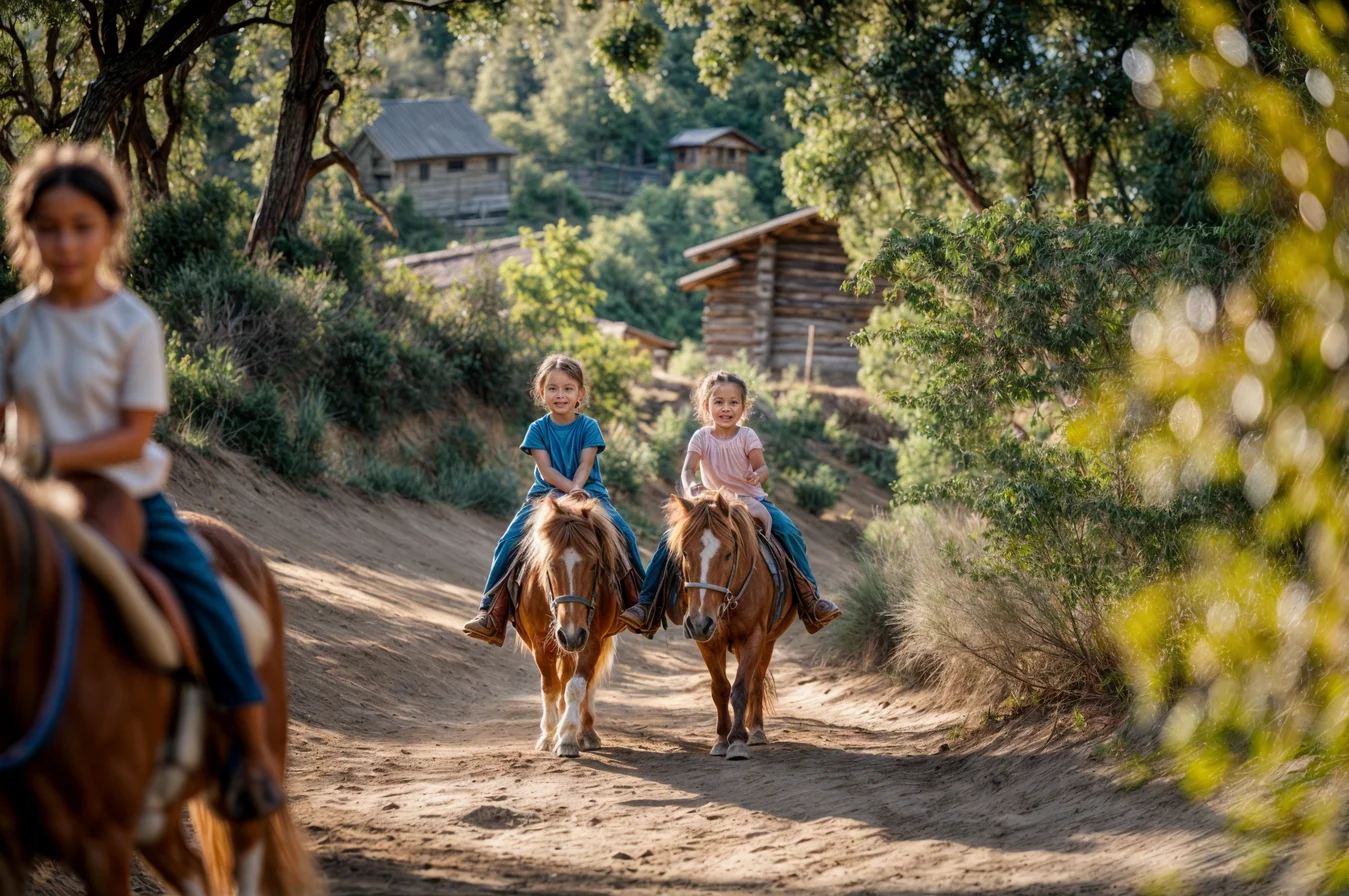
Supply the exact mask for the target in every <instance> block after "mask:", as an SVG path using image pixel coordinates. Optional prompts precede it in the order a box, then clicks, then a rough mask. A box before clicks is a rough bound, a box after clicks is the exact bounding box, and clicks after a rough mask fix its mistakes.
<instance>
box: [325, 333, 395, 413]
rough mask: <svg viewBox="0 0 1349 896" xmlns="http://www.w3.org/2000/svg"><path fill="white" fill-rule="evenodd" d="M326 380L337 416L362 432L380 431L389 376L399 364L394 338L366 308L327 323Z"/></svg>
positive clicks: (333, 409)
mask: <svg viewBox="0 0 1349 896" xmlns="http://www.w3.org/2000/svg"><path fill="white" fill-rule="evenodd" d="M326 336H327V339H326V340H325V342H326V344H325V351H324V357H323V382H324V386H325V387H326V389H327V391H328V394H329V395H331V396H332V411H333V416H334V418H335V419H337V420H339V421H340V422H342V423H345V424H347V425H348V426H351V427H353V428H354V429H356V430H359V431H360V432H363V433H366V434H367V435H372V434H374V433H376V432H378V431H379V429H380V427H381V426H382V424H383V422H384V419H385V416H384V408H385V395H386V392H387V390H388V385H389V378H390V376H391V375H392V374H393V372H394V368H395V367H396V365H397V364H398V357H397V355H395V354H394V345H393V340H392V339H390V338H389V334H388V333H386V332H385V331H384V330H383V329H382V328H381V327H380V325H379V321H378V320H376V319H375V315H374V314H373V313H372V312H371V311H370V310H369V309H367V308H354V309H352V311H351V312H350V313H349V314H348V315H347V316H346V317H344V318H341V319H339V320H337V321H334V322H333V323H332V325H330V326H329V327H328V330H327V333H326Z"/></svg>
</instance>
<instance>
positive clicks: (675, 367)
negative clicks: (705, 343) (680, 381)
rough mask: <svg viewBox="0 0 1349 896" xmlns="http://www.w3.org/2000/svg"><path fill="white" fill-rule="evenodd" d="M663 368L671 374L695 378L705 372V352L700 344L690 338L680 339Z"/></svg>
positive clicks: (706, 369) (706, 368) (706, 367)
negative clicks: (677, 346)
mask: <svg viewBox="0 0 1349 896" xmlns="http://www.w3.org/2000/svg"><path fill="white" fill-rule="evenodd" d="M665 369H666V370H667V371H669V372H670V374H671V375H672V376H682V377H684V378H685V379H690V380H693V379H697V378H698V377H700V376H702V375H703V374H705V373H707V371H708V369H709V368H708V366H707V352H705V351H703V349H702V346H700V345H699V344H698V343H697V342H695V341H694V340H692V339H683V340H680V343H679V348H677V349H676V350H675V351H674V352H672V353H671V354H670V361H669V363H668V364H666V366H665Z"/></svg>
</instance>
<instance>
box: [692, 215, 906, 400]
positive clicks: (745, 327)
mask: <svg viewBox="0 0 1349 896" xmlns="http://www.w3.org/2000/svg"><path fill="white" fill-rule="evenodd" d="M684 257H685V258H687V259H689V260H690V261H693V262H699V263H706V262H711V264H709V265H708V266H707V267H705V268H702V269H701V270H698V271H694V272H693V273H692V274H688V275H686V276H684V277H681V278H680V279H679V281H678V286H679V288H680V289H681V290H683V291H684V292H692V291H694V290H699V289H705V290H707V292H706V295H705V297H704V299H703V347H704V348H705V349H706V351H707V356H708V359H709V360H718V361H720V360H725V359H729V358H731V357H733V356H734V355H735V353H736V352H737V351H739V350H740V349H745V350H746V352H747V353H748V355H749V358H750V360H751V361H753V362H754V363H755V364H757V365H758V366H760V367H762V368H764V369H767V370H773V371H781V370H785V369H786V368H788V367H795V368H796V369H797V370H798V371H804V370H805V367H806V351H807V343H808V341H809V339H810V328H811V327H812V326H814V328H815V333H814V345H813V349H814V350H813V357H812V363H811V378H812V379H813V380H814V381H816V382H825V383H830V384H834V385H852V384H855V383H856V381H857V371H858V359H857V349H856V348H854V347H853V345H852V343H851V342H850V341H849V337H850V336H851V335H852V334H853V333H855V332H856V331H858V330H860V329H861V328H862V327H864V326H865V325H866V323H867V318H868V317H869V316H870V314H871V309H872V308H874V307H876V305H878V304H880V302H881V301H882V292H881V290H880V289H877V291H876V292H874V293H873V294H871V295H869V296H858V295H854V294H852V293H850V292H844V291H843V290H842V288H841V287H842V284H843V281H844V280H845V279H846V278H847V276H848V255H847V253H846V252H845V251H844V249H843V243H842V241H841V240H840V239H839V234H838V224H836V223H835V222H833V221H826V220H824V218H822V217H821V216H820V212H819V210H818V209H816V208H804V209H800V210H798V211H794V212H791V213H790V214H786V215H783V216H782V217H780V218H774V219H773V220H771V221H766V222H764V223H763V224H758V225H756V226H754V227H749V228H747V229H745V230H741V231H739V232H737V233H732V234H730V235H728V236H724V237H721V238H720V239H715V240H712V241H711V242H707V243H703V244H702V245H698V246H694V247H692V248H691V249H687V250H685V252H684Z"/></svg>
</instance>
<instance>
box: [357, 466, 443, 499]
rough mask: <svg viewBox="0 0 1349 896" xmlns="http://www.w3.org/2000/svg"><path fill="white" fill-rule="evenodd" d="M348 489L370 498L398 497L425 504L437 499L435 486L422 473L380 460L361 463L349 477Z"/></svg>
mask: <svg viewBox="0 0 1349 896" xmlns="http://www.w3.org/2000/svg"><path fill="white" fill-rule="evenodd" d="M347 485H350V486H351V487H352V488H355V489H359V490H360V491H363V492H365V493H366V494H368V495H398V496H399V497H403V498H408V499H410V500H413V501H420V502H422V503H423V504H425V503H429V502H430V501H432V500H433V499H434V498H435V493H434V491H433V489H432V487H431V484H430V483H428V482H427V481H426V477H425V476H424V475H423V474H422V472H421V471H420V470H416V469H413V468H412V467H406V466H402V465H401V464H393V463H390V462H389V461H386V460H384V459H383V458H380V457H369V458H366V459H365V460H364V461H362V462H360V463H359V464H358V465H357V467H356V469H355V470H353V471H352V472H351V473H350V474H349V475H348V476H347Z"/></svg>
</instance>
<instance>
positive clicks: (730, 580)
mask: <svg viewBox="0 0 1349 896" xmlns="http://www.w3.org/2000/svg"><path fill="white" fill-rule="evenodd" d="M731 543H732V545H733V547H732V548H731V574H730V575H729V576H727V577H726V584H725V585H714V584H712V583H711V582H685V583H684V588H685V590H687V589H690V588H694V589H697V588H703V589H705V590H707V591H715V592H717V593H718V594H725V595H728V596H729V597H730V600H723V601H722V602H721V605H720V606H719V607H718V608H717V616H718V617H719V618H725V616H726V614H727V613H729V612H731V611H732V610H734V609H735V608H736V607H738V606H739V605H740V598H742V597H744V596H745V589H746V588H748V587H749V583H750V581H751V580H752V579H753V578H754V568H755V566H756V565H757V561H758V558H757V557H756V556H751V557H750V561H749V572H748V573H746V574H745V581H743V582H741V583H740V587H739V588H736V589H735V591H734V592H732V591H731V588H732V587H733V586H734V585H735V571H736V570H737V569H739V568H740V534H739V533H738V532H737V531H736V528H735V523H734V522H732V523H731ZM754 553H755V554H757V553H758V552H757V551H755V552H754Z"/></svg>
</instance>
